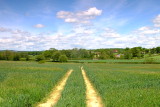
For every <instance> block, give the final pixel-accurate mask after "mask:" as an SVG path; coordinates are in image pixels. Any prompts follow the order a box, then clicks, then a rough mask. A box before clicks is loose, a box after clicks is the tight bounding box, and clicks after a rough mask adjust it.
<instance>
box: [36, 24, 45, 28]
mask: <svg viewBox="0 0 160 107" xmlns="http://www.w3.org/2000/svg"><path fill="white" fill-rule="evenodd" d="M34 27H36V28H43V27H44V25H43V24H36V25H34Z"/></svg>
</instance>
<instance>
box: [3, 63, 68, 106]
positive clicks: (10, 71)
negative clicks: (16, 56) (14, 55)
mask: <svg viewBox="0 0 160 107" xmlns="http://www.w3.org/2000/svg"><path fill="white" fill-rule="evenodd" d="M67 69H68V68H67V66H65V65H63V64H49V63H46V64H38V63H35V62H12V61H9V62H7V61H1V62H0V106H1V107H30V106H33V105H34V104H35V103H37V102H39V101H41V100H42V99H43V98H44V97H45V96H47V95H48V93H49V92H50V91H51V89H52V88H53V87H54V86H55V85H56V83H57V82H58V81H59V80H60V79H61V78H62V76H63V75H64V74H65V73H66V71H67Z"/></svg>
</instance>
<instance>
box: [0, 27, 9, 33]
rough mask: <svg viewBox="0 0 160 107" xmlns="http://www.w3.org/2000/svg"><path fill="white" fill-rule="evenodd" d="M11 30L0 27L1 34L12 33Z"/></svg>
mask: <svg viewBox="0 0 160 107" xmlns="http://www.w3.org/2000/svg"><path fill="white" fill-rule="evenodd" d="M10 31H11V29H9V28H4V27H0V32H10Z"/></svg>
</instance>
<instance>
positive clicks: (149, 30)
mask: <svg viewBox="0 0 160 107" xmlns="http://www.w3.org/2000/svg"><path fill="white" fill-rule="evenodd" d="M136 32H137V33H139V34H143V35H154V34H159V33H160V29H157V28H152V27H146V26H144V27H141V28H139V29H138V30H137V31H136Z"/></svg>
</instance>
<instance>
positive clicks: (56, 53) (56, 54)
mask: <svg viewBox="0 0 160 107" xmlns="http://www.w3.org/2000/svg"><path fill="white" fill-rule="evenodd" d="M60 55H61V53H60V52H59V51H56V52H55V53H54V54H53V56H52V60H53V61H55V62H57V61H59V57H60Z"/></svg>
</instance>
